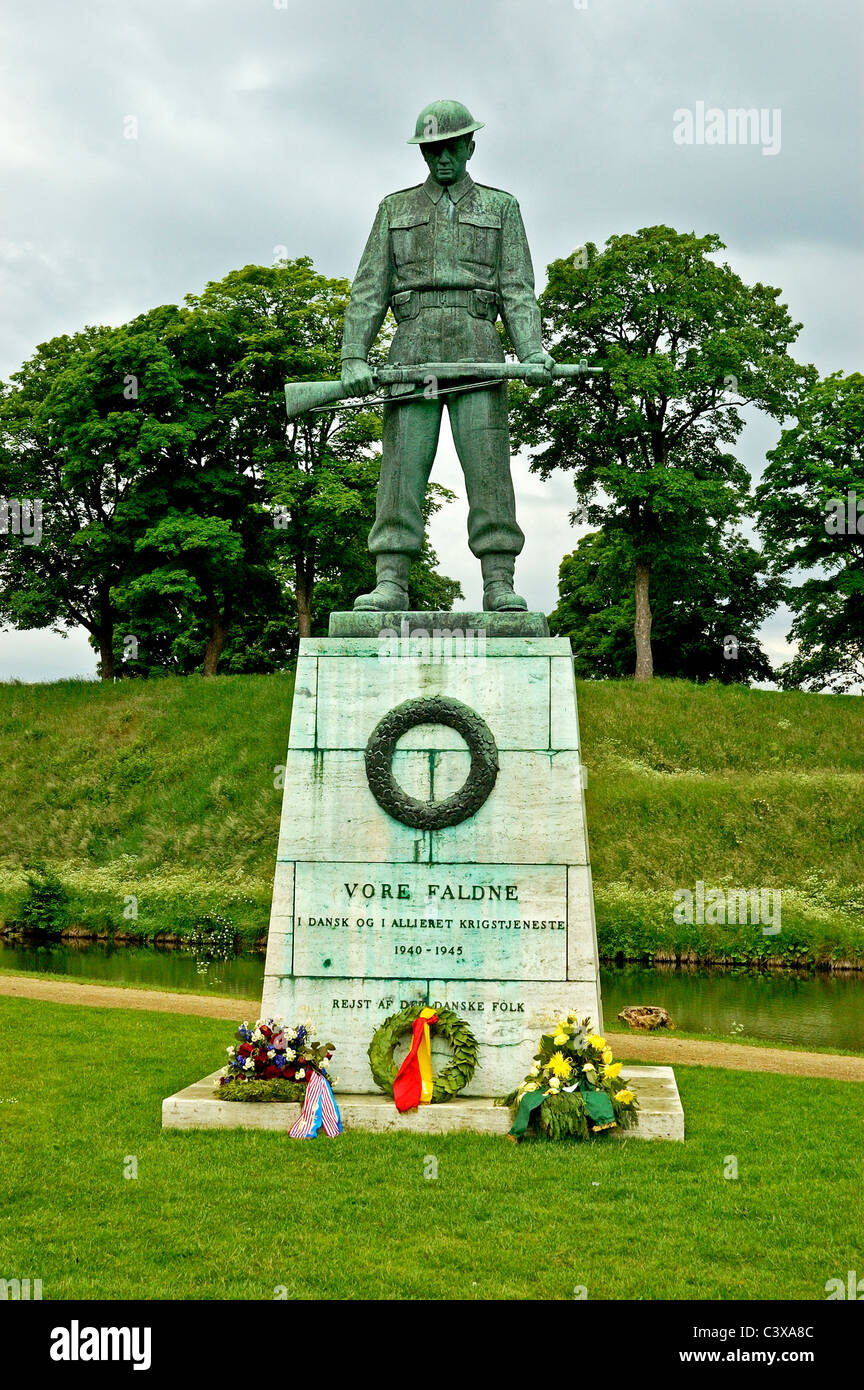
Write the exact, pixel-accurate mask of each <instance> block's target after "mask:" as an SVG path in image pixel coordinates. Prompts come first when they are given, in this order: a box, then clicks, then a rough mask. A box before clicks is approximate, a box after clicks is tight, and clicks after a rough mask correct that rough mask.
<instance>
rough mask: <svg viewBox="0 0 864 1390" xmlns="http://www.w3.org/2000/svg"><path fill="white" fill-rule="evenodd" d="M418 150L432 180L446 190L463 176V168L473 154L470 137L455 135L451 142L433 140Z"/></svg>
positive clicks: (472, 142)
mask: <svg viewBox="0 0 864 1390" xmlns="http://www.w3.org/2000/svg"><path fill="white" fill-rule="evenodd" d="M420 148H421V150H422V151H423V158H424V159H425V160H426V163H427V164H428V166H429V173H430V174H431V175H432V177H433V179H435V180H436V182H437V183H440V184H441V185H442V186H443V187H444V188H447V186H448V185H449V184H451V183H458V182H459V180H460V179H461V178H462V176H463V175H464V173H465V166H466V164H467V163H468V160H469V159H470V158H471V156H472V154H473V153H474V141H473V140H472V139H471V136H470V135H457V136H456V137H455V139H453V140H433V141H431V142H430V143H429V144H428V145H421V146H420Z"/></svg>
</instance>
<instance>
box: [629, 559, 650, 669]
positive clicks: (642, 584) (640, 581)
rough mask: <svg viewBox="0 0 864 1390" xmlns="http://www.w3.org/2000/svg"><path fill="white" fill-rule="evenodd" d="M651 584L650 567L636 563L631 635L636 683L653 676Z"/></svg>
mask: <svg viewBox="0 0 864 1390" xmlns="http://www.w3.org/2000/svg"><path fill="white" fill-rule="evenodd" d="M650 582H651V566H650V565H646V564H644V563H643V562H642V561H641V560H637V562H636V622H635V623H634V625H633V635H634V637H635V638H636V672H635V678H636V680H637V681H650V680H651V677H652V676H653V675H654V657H653V655H652V652H651V604H650V603H649V601H648V590H649V585H650Z"/></svg>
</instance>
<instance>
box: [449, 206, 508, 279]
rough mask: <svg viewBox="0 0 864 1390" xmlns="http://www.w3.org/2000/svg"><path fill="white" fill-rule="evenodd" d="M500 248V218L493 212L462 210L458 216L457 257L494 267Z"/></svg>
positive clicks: (489, 267)
mask: <svg viewBox="0 0 864 1390" xmlns="http://www.w3.org/2000/svg"><path fill="white" fill-rule="evenodd" d="M500 250H501V218H500V217H498V216H497V215H496V214H495V213H494V212H463V213H462V214H461V216H460V218H459V259H460V261H466V262H468V263H470V264H471V265H480V266H485V267H487V268H488V269H494V267H495V266H497V264H498V255H499V252H500Z"/></svg>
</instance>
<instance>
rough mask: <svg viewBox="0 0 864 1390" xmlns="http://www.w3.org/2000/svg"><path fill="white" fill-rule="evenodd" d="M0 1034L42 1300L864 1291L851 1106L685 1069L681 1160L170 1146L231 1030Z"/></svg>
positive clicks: (56, 1014) (16, 1201) (146, 1023)
mask: <svg viewBox="0 0 864 1390" xmlns="http://www.w3.org/2000/svg"><path fill="white" fill-rule="evenodd" d="M0 1027H2V1035H3V1037H4V1040H5V1041H6V1044H7V1045H6V1046H5V1047H4V1049H3V1053H2V1058H0V1140H2V1154H3V1163H2V1167H0V1193H2V1203H0V1278H13V1277H18V1278H27V1277H29V1278H31V1279H34V1278H39V1279H41V1280H42V1282H43V1297H44V1298H46V1299H65V1298H138V1297H141V1298H147V1299H161V1298H188V1299H207V1298H232V1299H244V1300H245V1299H249V1298H272V1297H273V1291H274V1289H275V1288H276V1287H277V1286H278V1285H287V1287H288V1289H289V1293H291V1292H296V1293H297V1294H300V1295H301V1296H303V1297H305V1298H313V1299H315V1298H329V1299H336V1298H340V1299H345V1298H348V1299H354V1298H357V1299H359V1298H401V1299H406V1298H407V1299H415V1298H416V1299H420V1298H427V1297H429V1298H433V1299H444V1298H457V1299H499V1298H504V1299H518V1298H529V1299H538V1298H552V1299H571V1298H572V1297H573V1296H574V1293H573V1291H574V1289H575V1288H576V1287H577V1286H585V1287H586V1288H587V1291H588V1298H589V1299H594V1300H598V1299H616V1298H622V1299H660V1298H672V1299H680V1298H698V1299H721V1298H722V1299H751V1298H756V1299H778V1298H792V1299H823V1298H824V1297H825V1283H826V1280H828V1279H830V1278H834V1277H842V1278H844V1279H845V1277H846V1273H847V1271H848V1270H850V1269H857V1270H861V1269H864V1237H862V1230H864V1225H862V1215H864V1212H862V1205H864V1199H862V1192H861V1183H860V1155H861V1148H862V1142H864V1119H862V1101H861V1089H860V1087H858V1086H855V1085H852V1084H844V1083H840V1082H815V1081H810V1080H808V1079H803V1078H784V1077H779V1076H768V1075H758V1074H752V1073H738V1072H736V1073H732V1072H723V1071H719V1070H709V1069H702V1068H692V1069H687V1068H683V1067H682V1068H679V1069H677V1071H676V1074H677V1077H678V1084H679V1088H680V1091H681V1095H682V1099H683V1102H684V1110H685V1116H686V1123H687V1132H688V1138H687V1141H686V1143H685V1144H668V1143H646V1142H641V1141H635V1140H631V1141H615V1140H609V1139H605V1140H597V1141H594V1142H591V1143H589V1144H585V1145H579V1144H573V1145H544V1144H523V1145H521V1146H518V1147H517V1146H514V1145H512V1144H508V1143H507V1142H506V1141H505V1140H503V1139H491V1138H485V1137H481V1136H479V1135H451V1136H449V1137H448V1136H444V1137H436V1138H421V1137H418V1136H413V1135H394V1136H389V1137H382V1136H375V1135H366V1134H348V1135H344V1136H343V1137H342V1138H341V1139H338V1140H333V1141H331V1140H326V1139H323V1138H321V1139H318V1140H315V1141H314V1142H307V1143H303V1142H297V1141H292V1140H289V1139H287V1138H286V1137H284V1136H281V1135H275V1134H256V1133H245V1132H222V1133H218V1132H217V1133H177V1132H174V1133H167V1134H163V1133H162V1132H161V1130H160V1128H159V1122H160V1103H161V1100H162V1098H163V1097H164V1096H166V1095H169V1094H170V1093H171V1092H173V1091H175V1090H177V1089H179V1088H180V1087H182V1086H184V1085H186V1084H188V1083H189V1082H190V1081H193V1080H197V1079H198V1078H199V1077H200V1076H202V1075H203V1074H204V1073H205V1072H207V1071H209V1070H212V1069H213V1068H214V1067H216V1066H218V1065H219V1062H220V1060H221V1056H222V1055H224V1054H223V1049H224V1047H225V1046H227V1043H228V1041H230V1037H229V1034H230V1026H228V1025H226V1024H223V1023H219V1022H216V1021H211V1020H207V1019H192V1018H183V1019H179V1018H170V1019H168V1018H165V1017H164V1016H162V1015H155V1014H146V1013H140V1014H139V1013H134V1014H133V1013H127V1012H124V1011H119V1010H118V1011H113V1010H103V1009H86V1008H71V1007H61V1006H57V1005H49V1004H40V1003H35V1002H31V1001H24V1000H10V999H0ZM17 1040H20V1042H21V1044H22V1045H21V1046H17V1045H14V1044H15V1043H16V1041H17ZM624 1050H625V1049H623V1048H622V1051H624ZM625 1055H626V1054H625ZM730 1155H734V1156H735V1157H736V1159H737V1162H738V1172H739V1176H738V1179H737V1180H727V1179H725V1178H724V1176H723V1174H724V1164H726V1163H727V1161H728V1156H730ZM130 1156H134V1157H135V1159H137V1164H138V1177H137V1179H135V1180H127V1179H125V1178H124V1176H123V1172H124V1165H126V1164H128V1159H129V1157H130ZM430 1156H431V1157H432V1158H434V1159H436V1160H437V1164H438V1176H437V1179H433V1180H430V1179H427V1178H426V1177H424V1170H428V1167H429V1165H428V1161H427V1160H428V1158H429V1157H430Z"/></svg>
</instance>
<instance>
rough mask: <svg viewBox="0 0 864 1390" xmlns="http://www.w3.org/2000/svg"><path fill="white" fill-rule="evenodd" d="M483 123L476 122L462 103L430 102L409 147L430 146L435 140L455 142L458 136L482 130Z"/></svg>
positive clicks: (418, 120) (418, 118)
mask: <svg viewBox="0 0 864 1390" xmlns="http://www.w3.org/2000/svg"><path fill="white" fill-rule="evenodd" d="M483 125H484V122H483V121H475V119H474V117H473V116H472V115H471V112H470V111H469V110H468V107H467V106H463V105H462V103H461V101H430V103H429V105H428V106H424V107H423V110H422V111H421V112H420V115H419V116H418V117H417V125H416V127H415V130H414V134H413V135H412V137H411V139H410V140H409V141H408V144H409V145H429V144H431V143H432V141H433V140H454V139H455V138H456V136H457V135H470V134H471V132H472V131H474V130H482V128H483Z"/></svg>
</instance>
